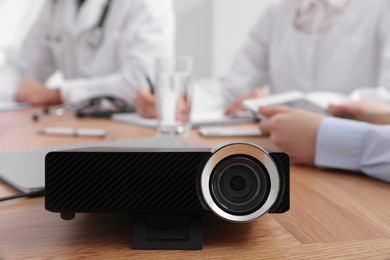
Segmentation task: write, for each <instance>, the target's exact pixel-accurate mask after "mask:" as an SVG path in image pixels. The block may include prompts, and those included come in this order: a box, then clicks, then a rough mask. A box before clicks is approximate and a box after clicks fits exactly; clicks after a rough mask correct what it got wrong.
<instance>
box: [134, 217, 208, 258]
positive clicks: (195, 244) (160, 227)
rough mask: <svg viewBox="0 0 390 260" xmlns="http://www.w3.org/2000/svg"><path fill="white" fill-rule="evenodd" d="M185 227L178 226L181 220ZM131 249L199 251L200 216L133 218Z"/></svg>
mask: <svg viewBox="0 0 390 260" xmlns="http://www.w3.org/2000/svg"><path fill="white" fill-rule="evenodd" d="M183 219H184V220H186V223H185V225H184V226H183V225H182V226H180V225H181V224H183V223H182V220H183ZM133 232H134V234H133V249H141V250H200V249H202V247H203V234H202V233H203V230H202V216H181V217H177V216H166V217H162V216H156V217H154V216H153V217H152V216H135V217H134V231H133Z"/></svg>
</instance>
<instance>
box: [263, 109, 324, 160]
mask: <svg viewBox="0 0 390 260" xmlns="http://www.w3.org/2000/svg"><path fill="white" fill-rule="evenodd" d="M259 112H260V113H261V114H263V115H264V116H266V117H267V118H266V119H262V120H261V121H260V124H259V127H260V130H261V131H262V132H263V133H265V134H269V135H270V138H271V141H272V142H273V143H274V144H275V145H276V146H277V147H278V148H279V149H280V151H282V152H285V153H287V154H288V155H289V156H290V159H291V162H293V163H297V164H307V165H313V164H314V156H315V145H316V139H317V131H318V128H319V126H320V123H321V121H322V120H323V119H324V118H325V116H323V115H320V114H316V113H313V112H309V111H305V110H302V109H296V108H290V107H285V106H272V107H260V109H259Z"/></svg>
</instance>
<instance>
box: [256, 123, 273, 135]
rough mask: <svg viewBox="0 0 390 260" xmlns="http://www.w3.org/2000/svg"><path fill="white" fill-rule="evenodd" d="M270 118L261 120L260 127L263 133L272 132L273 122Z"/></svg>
mask: <svg viewBox="0 0 390 260" xmlns="http://www.w3.org/2000/svg"><path fill="white" fill-rule="evenodd" d="M270 121H271V120H270V119H263V120H261V121H260V123H259V128H260V131H261V133H262V134H265V135H267V134H270V132H271V123H270Z"/></svg>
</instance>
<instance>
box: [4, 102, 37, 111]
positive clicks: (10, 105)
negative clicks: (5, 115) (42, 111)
mask: <svg viewBox="0 0 390 260" xmlns="http://www.w3.org/2000/svg"><path fill="white" fill-rule="evenodd" d="M31 106H32V105H31V104H30V103H16V102H2V101H0V111H10V110H20V109H27V108H30V107H31Z"/></svg>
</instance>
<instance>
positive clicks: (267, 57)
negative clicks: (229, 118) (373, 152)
mask: <svg viewBox="0 0 390 260" xmlns="http://www.w3.org/2000/svg"><path fill="white" fill-rule="evenodd" d="M389 39H390V2H389V1H387V0H273V1H269V4H268V7H267V8H266V10H265V11H264V12H263V13H262V15H261V17H260V19H259V21H258V22H257V23H256V25H255V26H254V28H253V29H252V30H251V32H250V35H249V39H248V40H247V42H246V44H245V45H244V46H243V48H242V49H241V50H240V51H239V53H238V54H237V56H236V58H235V60H234V62H233V64H232V66H231V68H230V70H229V72H228V73H227V74H226V76H224V77H222V78H221V80H220V83H221V85H222V95H224V100H225V102H226V103H225V105H226V107H227V110H226V113H227V114H230V115H234V114H235V113H236V112H237V110H239V109H240V107H241V102H242V100H244V99H247V98H252V97H259V96H263V95H265V94H266V93H265V91H264V90H263V89H262V88H263V87H265V86H268V87H269V92H270V94H276V93H281V92H286V91H291V90H300V91H303V92H310V91H332V92H340V93H345V94H349V93H351V92H352V91H353V90H355V89H358V88H367V87H373V88H374V87H379V86H383V87H390V40H389Z"/></svg>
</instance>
